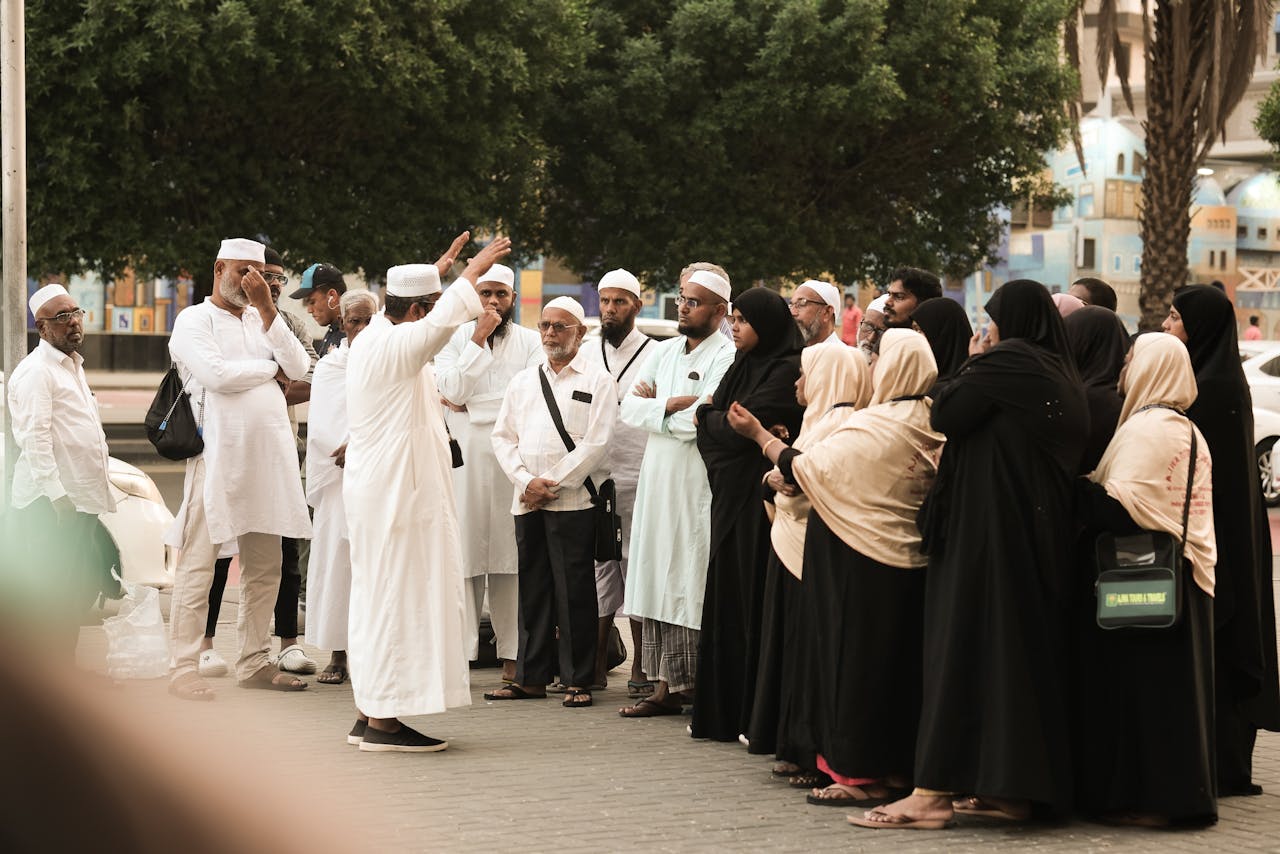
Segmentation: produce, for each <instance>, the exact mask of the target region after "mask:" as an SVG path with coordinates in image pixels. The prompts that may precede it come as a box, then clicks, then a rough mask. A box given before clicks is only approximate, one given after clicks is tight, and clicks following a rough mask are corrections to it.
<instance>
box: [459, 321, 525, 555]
mask: <svg viewBox="0 0 1280 854" xmlns="http://www.w3.org/2000/svg"><path fill="white" fill-rule="evenodd" d="M475 328H476V326H475V324H474V323H464V324H463V325H462V326H460V327H459V328H458V331H457V332H455V333H453V337H452V338H450V339H449V343H448V344H447V345H445V348H444V349H443V350H441V351H440V353H439V354H438V355H437V356H436V361H435V373H436V385H437V386H438V387H439V389H440V395H441V396H442V397H443V398H444V399H445V400H448V401H449V402H451V403H454V404H456V405H458V406H465V407H466V408H467V411H466V412H453V411H452V410H449V411H446V412H445V414H444V417H445V423H446V424H448V425H449V431H450V432H451V433H452V434H453V438H454V439H456V440H457V441H458V445H459V446H460V447H461V448H462V460H463V464H462V466H461V467H460V468H456V469H454V470H453V492H454V498H455V499H456V500H457V502H458V526H459V528H460V530H461V533H462V567H463V572H464V574H465V575H466V577H467V578H474V577H476V576H478V575H486V574H498V575H511V574H514V573H515V572H516V571H517V570H518V569H519V564H518V555H517V553H516V526H515V520H514V519H513V518H512V516H511V507H510V505H509V504H508V502H507V490H508V487H509V486H510V481H508V480H507V476H506V474H505V473H504V472H503V471H502V466H500V465H498V458H497V457H496V456H494V453H493V442H492V437H491V434H492V432H493V423H494V421H496V420H497V418H498V410H500V409H501V408H502V398H503V397H504V396H506V393H507V386H508V385H510V384H511V378H512V377H514V376H515V375H516V374H518V373H519V372H520V371H522V370H524V369H525V368H528V367H531V366H533V365H537V364H538V363H540V362H541V361H542V360H543V355H542V341H541V340H540V339H539V337H538V333H536V332H534V331H533V330H532V329H526V328H524V327H523V326H517V325H516V324H514V323H513V324H509V325H508V327H507V330H506V333H505V334H504V335H502V336H500V337H498V338H495V339H494V341H493V344H492V345H489V344H488V343H487V342H486V343H485V345H484V346H480V345H477V344H476V343H475V342H473V341H472V340H471V336H472V335H473V334H474V333H475Z"/></svg>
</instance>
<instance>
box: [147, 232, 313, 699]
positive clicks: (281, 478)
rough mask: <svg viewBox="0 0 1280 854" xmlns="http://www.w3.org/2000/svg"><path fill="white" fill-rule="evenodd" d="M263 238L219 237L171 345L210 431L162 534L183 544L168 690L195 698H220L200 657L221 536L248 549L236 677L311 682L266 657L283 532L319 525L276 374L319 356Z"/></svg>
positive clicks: (298, 374)
mask: <svg viewBox="0 0 1280 854" xmlns="http://www.w3.org/2000/svg"><path fill="white" fill-rule="evenodd" d="M264 249H265V247H264V246H263V245H262V244H261V243H258V242H256V241H253V240H245V239H233V240H224V241H222V246H221V248H220V249H219V251H218V258H217V260H216V261H215V262H214V266H213V277H214V288H213V295H212V296H210V297H209V298H208V299H206V300H205V301H204V302H203V303H200V304H199V305H193V306H191V307H189V308H186V309H184V310H183V311H182V313H181V314H179V315H178V318H177V320H176V321H175V322H174V325H173V334H172V336H171V337H170V339H169V353H170V355H171V356H172V357H173V360H174V362H175V363H176V364H177V366H178V372H179V374H180V376H181V377H182V380H183V382H184V384H185V388H186V390H187V391H188V392H189V393H190V395H191V397H190V400H191V405H192V408H193V410H194V411H193V413H192V414H193V415H195V417H196V421H197V423H201V424H203V432H204V451H203V453H201V454H199V455H198V456H195V457H192V458H191V459H189V460H187V472H186V480H185V482H184V484H183V493H182V495H183V497H182V506H181V507H180V508H179V509H178V515H177V518H176V519H175V520H174V524H173V526H172V527H171V528H170V530H169V534H168V536H167V537H166V541H167V542H168V543H169V544H170V545H173V546H177V547H179V548H181V549H182V556H181V557H180V558H179V559H178V565H177V568H176V570H175V572H174V583H173V606H172V612H171V614H170V619H169V622H170V640H171V642H172V647H173V665H172V668H171V671H170V673H171V676H170V683H169V691H170V692H171V693H172V694H174V695H176V696H178V697H181V698H183V699H188V700H211V699H213V691H212V690H211V689H210V688H209V686H208V685H207V684H206V683H205V682H204V680H203V679H201V678H200V675H199V673H198V672H197V665H198V661H199V657H200V648H201V642H202V640H203V638H204V632H205V623H206V618H207V616H208V612H209V587H210V584H211V583H212V581H213V564H214V561H215V560H216V559H217V557H218V553H219V551H220V549H221V546H222V545H223V544H224V543H230V542H231V541H233V540H234V541H236V544H237V547H238V551H239V555H240V610H239V615H238V617H237V625H236V628H237V633H238V635H239V639H240V654H239V658H238V660H237V662H236V678H237V679H238V680H239V684H240V687H242V688H266V689H270V690H276V691H300V690H302V689H303V688H306V687H307V683H306V682H303V681H302V680H301V679H298V678H296V677H295V676H293V675H292V674H289V673H281V672H279V671H278V670H277V668H276V667H275V666H273V665H272V664H271V663H270V661H269V659H268V651H269V650H270V648H271V645H270V634H269V631H270V625H271V615H272V611H273V610H274V608H275V602H276V593H277V591H278V590H279V587H280V563H281V544H280V539H281V537H295V538H306V537H310V536H311V520H310V518H309V516H308V514H307V502H306V498H305V497H304V496H303V493H302V481H301V479H300V478H299V477H298V450H297V445H296V444H295V440H294V435H293V430H292V428H291V427H290V424H289V414H288V411H287V408H286V404H285V397H284V395H283V394H281V393H280V385H279V383H282V382H283V383H287V382H290V381H293V380H298V379H302V378H303V377H304V376H306V374H307V372H308V371H309V370H310V368H311V360H310V359H309V358H308V356H307V351H306V349H305V348H304V347H303V346H302V344H301V343H300V342H299V341H298V339H297V338H296V337H295V336H294V334H293V333H292V332H291V331H290V330H289V327H288V325H287V324H286V323H285V321H284V318H282V317H281V316H280V315H279V314H278V312H277V311H276V307H275V303H274V302H273V301H272V299H271V288H270V287H269V286H268V285H267V282H266V280H265V279H264V278H263V277H262V269H263V263H264V262H263V258H264Z"/></svg>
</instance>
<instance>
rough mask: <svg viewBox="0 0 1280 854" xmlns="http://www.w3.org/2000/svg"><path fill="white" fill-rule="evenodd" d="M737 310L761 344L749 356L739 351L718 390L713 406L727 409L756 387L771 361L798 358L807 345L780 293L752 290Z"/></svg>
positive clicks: (736, 304)
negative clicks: (748, 388) (749, 389)
mask: <svg viewBox="0 0 1280 854" xmlns="http://www.w3.org/2000/svg"><path fill="white" fill-rule="evenodd" d="M733 307H734V308H735V309H737V310H738V313H739V314H741V315H742V316H743V317H744V318H745V319H746V321H747V323H750V324H751V328H752V329H753V330H755V333H756V336H757V338H759V341H757V342H756V346H754V347H752V348H751V349H750V350H748V351H746V352H745V353H744V352H742V351H741V350H739V351H738V354H737V356H736V357H735V358H734V360H733V365H732V366H731V367H730V368H729V370H728V372H727V373H726V374H725V376H724V380H723V381H722V382H721V383H720V388H718V389H717V390H716V393H715V397H714V398H713V399H712V405H713V406H715V407H717V408H724V409H727V408H728V407H729V404H730V403H732V402H733V401H734V399H735V395H737V394H738V392H739V391H740V390H741V389H744V388H747V387H750V386H752V385H754V380H755V379H758V378H759V376H760V374H761V373H762V371H763V370H764V368H765V366H767V365H768V363H769V362H771V361H773V360H774V359H779V358H783V357H785V356H795V357H797V359H798V358H799V354H800V350H801V348H802V347H803V346H804V339H803V338H801V336H800V330H799V328H797V327H796V320H795V318H794V317H792V316H791V309H790V308H789V307H788V306H787V301H786V300H784V299H783V298H782V297H781V296H779V295H778V293H777V292H775V291H771V290H769V289H768V288H751V289H750V290H748V291H745V292H743V293H742V294H741V295H740V296H739V297H738V298H737V299H735V300H734V301H733ZM797 364H799V362H797Z"/></svg>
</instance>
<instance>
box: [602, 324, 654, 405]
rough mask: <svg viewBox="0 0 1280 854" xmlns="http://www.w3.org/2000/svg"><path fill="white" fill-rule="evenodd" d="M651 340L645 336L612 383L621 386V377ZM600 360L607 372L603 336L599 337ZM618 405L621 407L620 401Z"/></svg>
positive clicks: (607, 362) (607, 359)
mask: <svg viewBox="0 0 1280 854" xmlns="http://www.w3.org/2000/svg"><path fill="white" fill-rule="evenodd" d="M652 340H653V339H652V338H650V337H649V336H647V335H646V336H645V339H644V343H643V344H641V345H640V349H639V350H636V351H635V352H634V353H632V354H631V358H630V359H628V360H627V363H626V364H625V365H623V366H622V370H621V371H620V372H619V373H618V376H617V377H615V378H614V380H613V381H614V382H615V383H617V384H618V385H622V378H623V377H625V376H626V375H627V371H629V370H631V366H632V365H634V364H635V363H636V359H639V358H640V354H641V353H643V352H644V348H645V347H648V346H649V342H650V341H652ZM600 358H601V359H603V360H604V369H605V370H606V371H608V370H609V355H608V353H606V352H605V349H604V336H603V335H601V336H600ZM618 403H619V405H621V403H622V401H621V400H619V401H618Z"/></svg>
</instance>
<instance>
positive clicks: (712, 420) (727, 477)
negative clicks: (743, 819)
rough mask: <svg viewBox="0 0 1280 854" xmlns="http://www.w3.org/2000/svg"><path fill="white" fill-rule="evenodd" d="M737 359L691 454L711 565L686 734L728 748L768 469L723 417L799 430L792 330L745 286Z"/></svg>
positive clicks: (765, 527)
mask: <svg viewBox="0 0 1280 854" xmlns="http://www.w3.org/2000/svg"><path fill="white" fill-rule="evenodd" d="M732 323H733V339H734V344H735V345H736V346H737V348H738V355H737V357H736V358H735V360H734V363H733V366H732V367H730V368H729V371H728V373H726V374H725V376H724V380H722V381H721V383H720V387H719V388H718V389H716V393H715V394H714V395H713V396H712V398H711V403H709V404H704V405H702V406H700V407H698V411H697V422H698V450H699V451H700V452H701V453H702V459H703V461H704V462H705V463H706V466H707V479H708V481H709V482H710V484H711V552H710V554H711V560H710V563H709V565H708V568H707V592H706V597H705V599H704V601H703V606H702V632H701V635H700V636H699V639H698V671H697V672H698V684H697V687H696V689H695V690H696V694H695V699H694V704H693V737H694V738H711V739H715V740H716V741H735V740H737V738H738V736H739V735H742V734H744V733H746V731H747V728H748V725H749V723H750V719H751V704H752V699H753V697H754V695H755V678H756V670H757V664H758V654H759V644H760V624H761V619H762V610H763V609H762V604H763V597H764V571H765V565H766V562H767V560H768V557H769V553H770V545H769V527H770V524H769V518H768V516H766V515H765V510H764V503H763V501H764V485H763V483H762V481H763V479H764V476H765V474H766V473H767V472H768V471H769V469H770V468H771V467H772V466H771V465H770V463H769V461H768V460H767V459H765V458H764V457H761V456H760V453H759V448H757V447H756V444H755V443H754V442H752V441H751V440H750V439H746V438H744V437H742V436H739V435H738V434H737V433H736V432H734V430H733V428H732V427H731V426H729V423H728V421H727V419H726V412H727V411H728V409H729V406H730V404H733V403H735V402H736V403H740V404H741V405H742V406H744V407H746V408H747V409H748V410H749V411H750V412H751V413H752V414H754V415H755V416H756V417H757V418H759V419H760V422H761V423H762V424H764V425H766V426H767V427H769V428H770V429H771V430H772V431H773V432H774V434H775V435H777V436H779V437H780V438H779V443H782V442H783V441H784V440H789V439H791V438H794V437H795V436H796V435H797V434H798V433H799V431H800V420H801V418H802V416H803V415H804V410H803V408H801V406H800V404H799V403H797V402H796V394H795V384H796V380H797V379H799V377H800V348H801V341H800V332H799V330H797V329H796V324H795V319H794V318H792V316H791V310H790V309H789V308H788V307H787V303H786V300H784V299H783V298H782V297H780V296H779V295H778V294H777V293H775V292H773V291H771V290H769V289H767V288H752V289H751V290H748V291H746V292H745V293H743V294H742V295H741V296H739V297H738V298H737V299H736V300H734V302H733V316H732Z"/></svg>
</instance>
